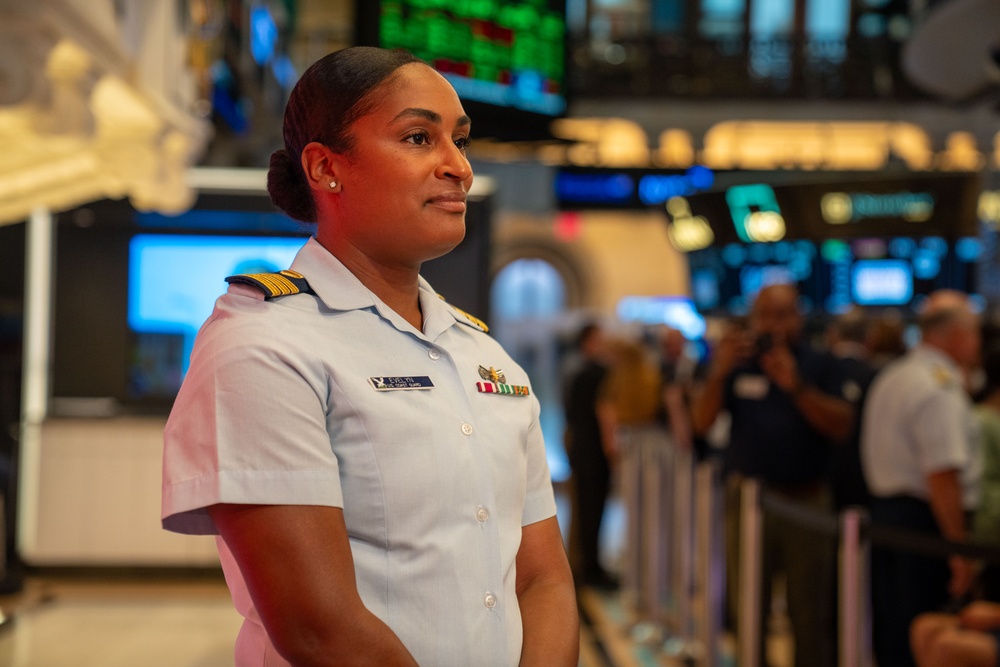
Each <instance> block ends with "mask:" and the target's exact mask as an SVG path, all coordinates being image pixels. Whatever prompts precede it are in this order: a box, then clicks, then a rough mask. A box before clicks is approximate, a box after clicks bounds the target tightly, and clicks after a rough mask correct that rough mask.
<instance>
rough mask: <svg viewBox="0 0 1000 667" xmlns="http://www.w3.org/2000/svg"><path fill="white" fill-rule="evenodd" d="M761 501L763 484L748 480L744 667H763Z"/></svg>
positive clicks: (743, 537)
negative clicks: (761, 660)
mask: <svg viewBox="0 0 1000 667" xmlns="http://www.w3.org/2000/svg"><path fill="white" fill-rule="evenodd" d="M760 498H761V486H760V482H758V481H757V480H755V479H746V480H744V481H743V483H742V484H741V486H740V570H739V587H740V612H739V644H740V648H739V656H740V661H739V664H740V667H760V655H761V651H760V648H761V641H762V640H763V638H762V635H761V616H762V614H763V612H762V609H761V591H762V589H761V586H762V582H761V577H762V576H763V574H762V572H763V567H762V566H763V562H762V561H763V537H764V514H763V511H762V510H761V505H760Z"/></svg>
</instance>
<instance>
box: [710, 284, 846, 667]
mask: <svg viewBox="0 0 1000 667" xmlns="http://www.w3.org/2000/svg"><path fill="white" fill-rule="evenodd" d="M803 324H804V320H803V316H802V313H801V312H800V310H799V308H798V292H797V290H796V288H795V287H794V286H793V285H788V284H774V285H769V286H767V287H764V288H763V289H761V290H760V292H759V293H758V295H757V297H756V299H755V301H754V303H753V307H752V309H751V313H750V317H749V327H747V328H733V329H731V330H730V331H729V332H727V333H726V334H725V335H724V336H723V338H722V339H721V340H720V341H719V344H718V346H717V347H716V349H715V350H714V353H713V358H712V361H711V365H710V368H709V371H708V374H707V376H706V378H705V381H704V383H703V384H702V386H701V388H700V391H699V392H698V393H697V394H696V395H695V398H694V401H693V403H692V421H693V426H694V429H695V432H696V433H698V434H704V433H706V432H707V431H708V429H709V428H710V427H711V426H712V424H713V422H714V421H715V419H716V417H717V416H718V415H719V414H720V413H721V412H722V411H723V410H725V411H726V412H728V413H729V415H730V418H731V425H730V436H729V444H728V447H727V448H726V451H725V455H724V460H725V462H726V470H727V473H728V482H727V503H726V545H727V547H726V548H727V565H728V567H727V578H728V582H727V588H728V590H729V604H730V613H731V617H732V619H733V620H735V610H736V600H737V597H736V596H737V595H738V590H739V589H738V587H737V576H736V575H737V567H736V566H737V562H738V549H739V487H740V483H741V482H742V480H743V479H744V478H746V477H753V478H757V479H759V480H760V481H761V482H762V484H763V485H764V489H765V492H769V493H773V494H776V495H778V496H781V497H784V498H786V499H788V500H790V501H792V502H796V503H800V504H803V505H808V506H810V507H814V508H818V509H829V508H830V507H831V493H830V489H829V483H828V473H829V464H830V458H831V451H832V447H833V445H834V444H835V443H837V442H839V441H842V440H844V439H845V438H847V437H848V436H849V435H850V429H851V425H852V423H853V410H854V409H853V407H852V405H851V403H850V402H848V401H847V400H846V399H845V398H844V396H842V391H843V387H844V385H845V382H844V377H843V373H842V370H841V366H840V364H839V363H838V361H837V359H836V358H835V357H834V356H833V355H831V354H830V353H829V352H826V351H821V350H817V349H814V348H812V347H811V346H810V345H808V344H807V342H806V341H805V340H804V339H803V335H802V334H803ZM763 561H764V562H763V569H764V571H763V576H764V582H763V583H764V585H763V609H761V610H760V613H761V614H763V615H764V618H765V619H766V614H767V612H768V611H769V610H770V590H771V584H772V581H773V578H774V576H775V575H777V574H779V573H783V574H784V575H785V578H786V582H787V594H786V597H787V606H788V615H789V618H790V620H791V624H792V635H793V637H794V642H795V664H796V666H797V667H806V666H809V667H824V666H826V665H831V666H832V665H833V664H834V662H835V659H836V650H835V645H834V637H833V633H831V631H830V630H831V628H832V627H833V617H832V614H833V610H834V609H835V604H834V600H833V590H834V588H833V576H834V546H833V543H832V540H829V539H826V538H823V537H821V536H820V535H819V534H818V533H816V532H815V531H810V530H809V529H808V528H805V527H802V526H800V525H798V524H795V523H792V522H789V521H787V520H784V519H783V518H781V517H775V516H770V515H766V516H765V519H764V559H763ZM760 627H767V626H766V624H761V626H760ZM760 644H761V646H762V647H763V645H764V642H763V641H761V642H760ZM762 650H763V649H762ZM761 664H766V661H765V660H764V659H763V656H762V661H761Z"/></svg>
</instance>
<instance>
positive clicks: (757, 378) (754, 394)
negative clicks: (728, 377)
mask: <svg viewBox="0 0 1000 667" xmlns="http://www.w3.org/2000/svg"><path fill="white" fill-rule="evenodd" d="M770 386H771V383H770V381H768V379H767V378H766V377H765V376H763V375H740V376H739V377H738V378H736V380H735V382H733V394H734V395H735V396H736V397H737V398H745V399H747V400H750V401H760V400H763V399H764V397H765V396H767V391H768V389H769V388H770Z"/></svg>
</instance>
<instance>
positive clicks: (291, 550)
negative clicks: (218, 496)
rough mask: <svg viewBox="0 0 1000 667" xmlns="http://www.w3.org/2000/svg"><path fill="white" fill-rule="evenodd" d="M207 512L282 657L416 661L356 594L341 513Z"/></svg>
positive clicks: (322, 661) (284, 508)
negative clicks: (237, 567) (233, 558)
mask: <svg viewBox="0 0 1000 667" xmlns="http://www.w3.org/2000/svg"><path fill="white" fill-rule="evenodd" d="M208 511H209V514H210V515H211V517H212V520H213V521H215V525H216V526H217V527H218V528H219V532H220V533H221V535H222V538H223V539H224V540H225V542H226V545H227V546H228V547H229V549H230V551H232V553H233V556H234V557H235V558H236V562H237V563H238V564H239V567H240V572H241V573H242V574H243V578H244V579H245V580H246V583H247V588H248V589H249V592H250V597H251V598H252V599H253V601H254V605H255V606H256V608H257V611H258V613H259V614H260V618H261V621H262V622H263V623H264V629H265V630H267V634H268V637H270V639H271V642H272V643H273V644H274V646H275V648H276V649H277V650H278V652H279V653H280V654H281V655H282V657H284V658H285V659H286V660H288V661H289V662H291V663H292V664H294V665H296V666H297V667H299V666H302V667H306V666H309V667H311V666H313V665H315V666H321V665H355V664H364V665H372V664H377V665H416V664H417V663H416V661H415V660H414V659H413V657H412V656H411V655H410V653H409V652H408V651H407V650H406V648H405V647H404V646H403V643H402V642H401V641H400V640H399V638H398V637H396V635H395V634H393V632H392V630H390V629H389V627H388V626H387V625H385V624H384V623H383V622H382V621H381V620H379V619H378V618H377V617H376V616H375V615H374V614H372V613H371V612H370V611H368V609H366V608H365V606H364V603H363V602H362V601H361V597H360V596H359V595H358V590H357V585H356V583H355V578H354V560H353V558H352V557H351V547H350V543H349V541H348V539H347V527H346V525H345V524H344V512H343V510H341V509H339V508H336V507H321V506H305V505H292V506H289V505H214V506H212V507H210V508H208Z"/></svg>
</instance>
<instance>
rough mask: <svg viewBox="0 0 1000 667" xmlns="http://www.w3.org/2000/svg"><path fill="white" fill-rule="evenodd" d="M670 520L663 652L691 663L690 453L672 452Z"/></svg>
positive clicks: (694, 645) (693, 651) (693, 653)
mask: <svg viewBox="0 0 1000 667" xmlns="http://www.w3.org/2000/svg"><path fill="white" fill-rule="evenodd" d="M672 492H673V505H674V512H673V519H672V522H671V525H672V530H671V531H670V533H669V535H668V537H669V539H670V555H671V562H672V563H673V568H672V570H671V577H670V591H671V598H672V601H673V604H672V609H673V618H672V620H673V628H672V629H673V632H672V633H671V637H670V638H669V639H668V640H667V641H666V642H665V643H664V645H663V650H664V652H666V653H667V654H668V655H671V656H673V657H675V658H678V659H680V660H692V659H694V658H695V657H696V656H697V655H698V654H699V653H700V651H699V649H698V646H697V641H696V640H695V638H694V619H693V611H692V609H693V603H694V600H693V597H694V588H695V586H694V576H695V575H694V558H695V554H694V549H695V545H694V462H693V456H692V452H691V450H690V449H682V448H676V447H675V449H674V475H673V484H672Z"/></svg>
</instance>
